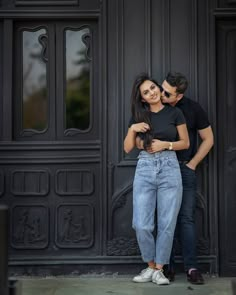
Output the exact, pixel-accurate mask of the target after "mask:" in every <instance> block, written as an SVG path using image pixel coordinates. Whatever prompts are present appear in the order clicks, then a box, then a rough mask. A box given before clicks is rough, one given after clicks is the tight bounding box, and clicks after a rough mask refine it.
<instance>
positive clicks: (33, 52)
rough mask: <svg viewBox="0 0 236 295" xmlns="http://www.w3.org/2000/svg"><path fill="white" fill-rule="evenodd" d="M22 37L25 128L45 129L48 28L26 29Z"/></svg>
mask: <svg viewBox="0 0 236 295" xmlns="http://www.w3.org/2000/svg"><path fill="white" fill-rule="evenodd" d="M22 38H23V40H22V41H23V42H22V44H23V48H22V49H23V83H22V84H23V85H22V86H23V129H33V130H37V131H43V130H45V129H46V128H47V110H48V93H47V78H46V74H47V73H46V71H47V68H46V62H47V35H46V30H45V29H40V30H38V31H35V32H33V31H24V32H23V37H22Z"/></svg>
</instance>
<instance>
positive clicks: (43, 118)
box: [1, 20, 102, 264]
mask: <svg viewBox="0 0 236 295" xmlns="http://www.w3.org/2000/svg"><path fill="white" fill-rule="evenodd" d="M14 33H15V36H14V37H15V38H14V39H15V42H14V48H15V60H14V90H13V112H14V122H13V139H12V142H11V143H10V145H9V146H10V148H9V149H8V150H7V149H6V150H5V151H4V153H5V155H6V157H7V158H8V161H7V165H6V166H5V167H4V173H5V175H6V176H5V177H6V181H5V185H6V189H5V194H6V195H8V196H9V197H8V198H7V199H6V202H7V203H8V204H9V206H10V208H11V241H10V246H11V248H10V250H11V251H10V254H11V259H12V260H14V261H16V260H17V261H18V262H19V261H28V263H29V264H34V262H35V261H36V260H37V261H38V262H39V264H40V263H45V261H47V263H49V264H50V261H52V263H53V261H54V263H55V261H64V260H65V261H71V259H72V257H73V261H74V262H75V261H81V259H82V258H81V257H83V259H86V257H87V258H88V259H89V257H94V256H97V255H100V254H101V251H102V250H101V243H102V241H101V232H102V223H101V222H98V221H99V220H101V215H102V206H101V195H102V186H101V185H99V184H100V183H101V182H102V176H101V175H102V166H101V163H102V161H101V116H102V106H101V103H100V90H99V85H98V71H99V60H98V48H99V46H98V29H97V23H96V21H85V20H84V21H76V22H74V21H71V22H59V21H58V22H45V21H44V22H40V21H39V22H24V23H23V22H18V23H16V24H15V27H14ZM1 179H2V178H1ZM3 194H4V192H3ZM42 250H43V252H42ZM43 261H44V262H43Z"/></svg>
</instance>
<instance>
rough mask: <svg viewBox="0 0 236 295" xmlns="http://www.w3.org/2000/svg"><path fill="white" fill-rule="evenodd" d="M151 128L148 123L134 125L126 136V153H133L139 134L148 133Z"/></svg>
mask: <svg viewBox="0 0 236 295" xmlns="http://www.w3.org/2000/svg"><path fill="white" fill-rule="evenodd" d="M149 129H150V127H149V125H148V124H147V123H144V122H141V123H137V124H133V125H131V126H130V128H129V129H128V132H127V134H126V137H125V140H124V150H125V152H126V153H129V152H131V151H132V149H133V148H134V147H135V146H136V136H137V133H138V132H143V133H145V132H147V130H149Z"/></svg>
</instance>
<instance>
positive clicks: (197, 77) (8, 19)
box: [0, 0, 236, 275]
mask: <svg viewBox="0 0 236 295" xmlns="http://www.w3.org/2000/svg"><path fill="white" fill-rule="evenodd" d="M235 8H236V1H232V0H228V1H226V0H221V1H216V0H211V1H204V0H201V1H197V0H179V1H174V0H112V1H110V0H109V1H99V0H90V1H87V0H67V1H64V0H50V1H44V0H30V1H29V0H24V1H23V0H11V1H9V0H2V1H1V2H0V97H1V100H0V112H1V115H0V123H1V128H0V137H1V143H0V165H1V166H0V175H1V178H0V202H1V203H5V204H7V205H8V206H9V207H10V213H11V214H10V224H11V231H10V245H9V251H10V266H11V271H12V272H13V273H15V274H22V273H28V274H31V273H40V274H52V273H54V274H55V273H60V274H62V273H68V272H74V273H81V272H87V271H91V270H94V271H97V272H98V271H104V270H106V271H109V270H110V271H115V270H119V271H122V272H125V271H126V272H127V271H132V270H134V269H135V268H136V266H137V264H140V263H141V259H140V256H139V250H138V247H137V243H136V239H135V234H134V231H133V230H132V228H131V219H132V180H133V175H134V169H135V164H136V159H135V158H136V155H137V152H136V151H134V152H133V153H132V154H131V155H125V154H124V152H123V138H124V136H125V133H126V131H127V124H128V121H129V116H130V101H129V97H130V91H131V86H132V82H133V79H134V77H135V76H136V75H137V74H138V73H139V72H142V71H147V72H149V73H150V74H152V75H153V76H154V77H155V78H157V79H158V80H159V81H160V82H161V81H162V79H163V78H164V76H165V74H166V73H167V71H169V70H176V71H181V72H183V73H184V74H185V75H186V76H187V77H188V79H189V81H190V86H189V89H188V93H187V94H188V95H189V96H190V97H191V98H192V99H194V100H197V101H199V102H200V103H201V104H202V106H203V107H204V108H205V110H206V111H207V112H208V114H209V118H210V120H211V122H212V126H213V129H214V131H215V136H216V145H215V147H214V150H213V151H212V152H211V153H210V155H209V157H207V159H206V160H205V161H204V162H203V163H202V164H201V165H200V167H199V169H198V179H199V182H198V205H197V214H196V218H197V229H198V258H199V263H200V265H201V266H202V267H203V268H204V269H205V270H208V271H210V272H215V273H218V272H220V273H221V274H222V275H225V274H227V275H233V274H235V272H236V269H235V263H236V257H235V254H234V251H233V249H235V247H234V245H235V242H236V239H235V234H234V227H233V226H230V224H233V223H234V207H235V201H234V194H233V192H234V184H233V175H234V169H235V167H234V166H235V165H234V152H235V151H234V148H235V147H234V141H233V139H232V136H231V135H232V132H231V128H232V127H231V126H232V125H233V123H234V117H235V104H234V102H233V99H232V97H233V96H234V93H235V86H234V85H235V83H233V79H234V78H233V77H234V76H235V72H234V71H235V70H234V69H235V54H234V52H235V18H236V13H235ZM81 25H89V26H90V27H91V28H92V31H93V42H92V57H93V58H92V63H93V67H92V68H93V70H92V81H93V82H92V84H91V93H92V94H91V116H92V125H91V128H90V129H89V131H88V132H82V133H81V132H79V131H78V130H77V131H76V130H73V132H72V133H71V132H69V133H68V132H67V133H65V132H64V131H65V130H64V129H63V128H64V127H63V124H61V120H62V121H63V97H62V94H61V93H62V92H63V86H62V84H61V80H60V77H61V75H62V74H63V72H64V71H65V69H64V67H63V61H62V60H61V59H60V54H61V53H62V51H61V50H60V43H57V34H59V33H60V30H63V28H64V27H71V28H76V27H78V26H81ZM40 26H45V27H46V28H47V29H48V31H49V32H51V35H50V34H49V35H50V36H53V37H51V40H50V36H49V39H48V42H49V43H48V44H49V59H50V68H49V76H48V79H49V87H50V108H49V121H50V124H49V125H50V126H49V127H50V128H49V129H48V132H46V133H45V134H44V135H42V137H40V136H38V135H35V134H31V135H29V134H28V135H27V138H26V137H24V134H23V135H22V133H21V128H20V127H19V126H20V122H21V119H22V117H21V104H20V102H19V100H18V93H19V91H21V90H20V89H21V80H20V79H19V75H20V72H21V68H20V65H21V62H20V54H19V51H18V50H20V49H18V47H17V46H15V45H16V44H17V43H16V42H17V34H18V32H19V28H22V27H24V28H25V27H26V28H27V27H28V28H29V29H32V28H33V29H35V28H38V27H40ZM53 32H56V33H55V34H53ZM59 40H61V39H60V37H59ZM60 42H61V41H60ZM58 44H59V49H58ZM54 53H55V54H54ZM226 57H227V65H228V66H226V64H225V59H226ZM216 73H217V74H216ZM58 77H59V78H58ZM222 81H223V82H222ZM219 85H220V86H219ZM226 93H227V94H226ZM222 100H223V102H222ZM225 130H228V133H226V132H225ZM71 134H72V135H71ZM226 134H227V135H226ZM230 138H231V139H232V141H230V140H229V139H230ZM226 188H227V190H226ZM66 216H67V217H66ZM69 218H72V222H71V223H70V226H66V220H68V219H69ZM81 218H82V219H81ZM81 220H83V225H82V223H81V224H80V221H81ZM73 223H74V224H77V225H79V224H80V225H81V228H83V230H81V228H80V229H78V228H77V232H76V234H77V236H76V237H77V238H74V236H73V235H72V236H71V235H66V234H65V228H67V227H68V228H69V230H70V231H72V232H73V230H72V227H73V226H72V225H73ZM36 224H37V225H38V227H37V230H36V227H35V226H36ZM27 228H28V229H30V228H31V234H30V235H29V232H27ZM39 228H40V230H39ZM32 229H33V230H32ZM78 235H79V237H80V238H78ZM229 238H232V240H230V241H231V242H229ZM218 240H219V241H220V243H218ZM178 252H179V254H180V249H178ZM177 258H178V259H177V261H178V262H179V263H181V262H182V259H181V255H179V256H178V257H177Z"/></svg>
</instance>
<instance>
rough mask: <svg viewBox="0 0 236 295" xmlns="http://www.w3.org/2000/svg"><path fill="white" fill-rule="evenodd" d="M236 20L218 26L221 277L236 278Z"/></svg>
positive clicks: (219, 23) (221, 22)
mask: <svg viewBox="0 0 236 295" xmlns="http://www.w3.org/2000/svg"><path fill="white" fill-rule="evenodd" d="M235 52H236V21H219V22H218V24H217V66H218V68H217V124H218V127H217V131H218V132H217V135H218V141H217V144H218V151H219V153H218V155H219V156H218V163H219V217H220V219H219V231H220V241H219V242H220V274H221V275H224V276H235V275H236V253H235V249H236V227H235V226H234V225H235V212H236V199H235V192H236V183H235V175H236V137H235V136H234V134H235V132H234V128H235V126H236V102H235V97H236V85H235V77H236V56H235Z"/></svg>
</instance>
